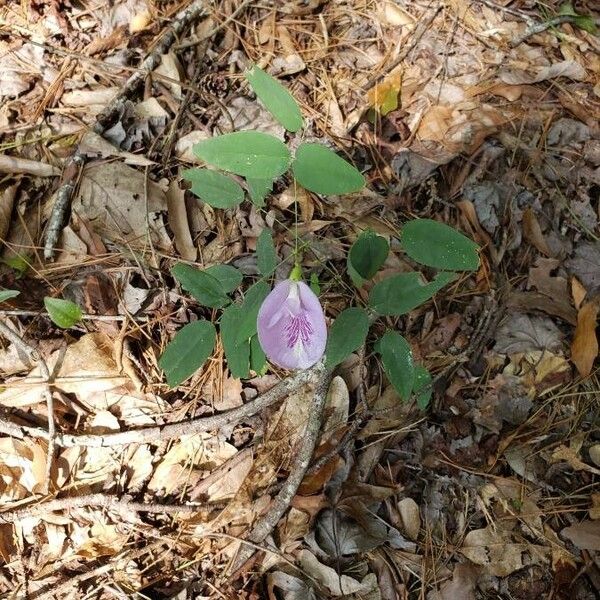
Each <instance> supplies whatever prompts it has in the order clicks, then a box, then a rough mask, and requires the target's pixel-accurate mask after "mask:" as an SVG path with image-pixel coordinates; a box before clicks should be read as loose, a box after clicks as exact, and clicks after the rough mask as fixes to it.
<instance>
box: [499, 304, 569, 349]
mask: <svg viewBox="0 0 600 600" xmlns="http://www.w3.org/2000/svg"><path fill="white" fill-rule="evenodd" d="M560 349H562V333H561V332H560V330H559V329H558V327H557V326H556V325H555V324H554V323H553V322H552V320H550V319H548V318H546V317H530V316H529V315H526V314H522V313H516V314H514V313H513V314H512V315H511V316H510V318H509V319H507V320H506V321H505V322H504V323H503V324H502V325H501V326H500V327H499V329H498V332H497V334H496V344H495V346H494V350H495V351H496V352H500V353H502V354H515V353H517V352H527V351H529V350H560Z"/></svg>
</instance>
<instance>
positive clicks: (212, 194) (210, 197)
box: [181, 169, 244, 208]
mask: <svg viewBox="0 0 600 600" xmlns="http://www.w3.org/2000/svg"><path fill="white" fill-rule="evenodd" d="M181 175H182V176H183V178H184V179H186V180H187V181H190V182H191V183H192V192H194V194H196V196H198V198H200V199H201V200H203V201H204V202H206V204H210V206H212V207H214V208H234V207H236V206H237V205H238V204H239V203H240V202H242V201H243V199H244V190H243V189H242V187H241V186H240V185H239V184H238V183H237V182H236V181H234V180H233V179H231V178H230V177H227V175H223V174H222V173H218V172H217V171H211V170H209V169H187V170H185V171H184V172H183V173H182V174H181Z"/></svg>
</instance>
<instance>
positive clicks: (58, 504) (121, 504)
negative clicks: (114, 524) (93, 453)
mask: <svg viewBox="0 0 600 600" xmlns="http://www.w3.org/2000/svg"><path fill="white" fill-rule="evenodd" d="M86 506H89V507H93V508H106V509H117V510H121V509H125V510H130V511H135V512H147V513H165V514H169V515H172V514H188V515H189V514H194V513H196V512H198V506H195V505H190V504H182V505H177V506H173V505H170V504H158V503H152V504H148V503H144V502H134V501H133V500H128V499H127V498H117V497H116V496H107V495H106V494H87V495H85V496H72V497H67V498H58V499H56V500H50V501H49V502H40V503H39V504H33V505H31V506H26V507H24V508H19V509H16V510H7V511H5V512H0V523H14V522H15V521H20V520H21V519H27V518H29V517H39V516H41V515H45V514H48V513H51V512H55V511H58V510H71V509H73V508H83V507H86Z"/></svg>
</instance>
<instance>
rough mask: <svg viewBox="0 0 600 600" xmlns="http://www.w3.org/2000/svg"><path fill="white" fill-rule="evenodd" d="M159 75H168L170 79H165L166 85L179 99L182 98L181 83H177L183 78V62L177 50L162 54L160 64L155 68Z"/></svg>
mask: <svg viewBox="0 0 600 600" xmlns="http://www.w3.org/2000/svg"><path fill="white" fill-rule="evenodd" d="M155 73H157V74H158V75H163V76H164V77H168V80H164V81H163V83H164V85H165V86H166V87H167V88H168V89H169V90H171V93H172V94H173V96H174V97H175V98H176V99H177V100H180V99H181V85H180V84H179V83H177V82H178V81H180V80H181V75H180V73H181V64H180V63H179V59H178V58H177V55H176V54H175V52H173V51H171V52H167V53H166V54H163V55H162V56H161V60H160V64H159V65H158V67H157V68H156V70H155Z"/></svg>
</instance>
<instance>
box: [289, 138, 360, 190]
mask: <svg viewBox="0 0 600 600" xmlns="http://www.w3.org/2000/svg"><path fill="white" fill-rule="evenodd" d="M292 171H293V173H294V177H295V178H296V180H297V181H298V183H299V184H300V185H301V186H303V187H305V188H306V189H307V190H310V191H311V192H317V193H318V194H326V195H327V194H349V193H350V192H356V191H358V190H360V189H362V188H363V187H364V185H365V178H364V177H363V176H362V175H361V174H360V172H359V171H358V170H357V169H355V168H354V167H353V166H352V165H351V164H350V163H349V162H346V161H345V160H344V159H343V158H340V157H339V156H338V155H337V154H336V153H335V152H333V151H331V150H329V148H326V147H325V146H321V144H300V146H299V147H298V150H296V157H295V159H294V162H293V163H292Z"/></svg>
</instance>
